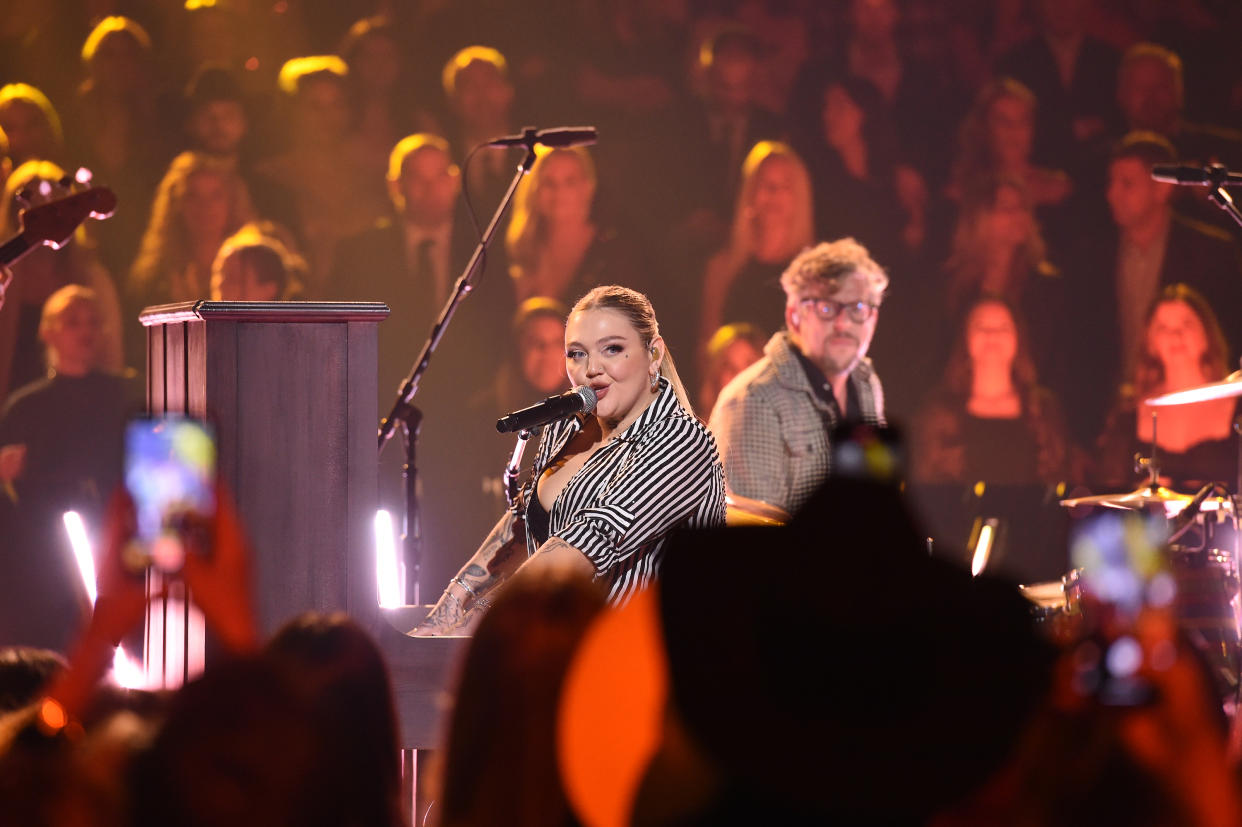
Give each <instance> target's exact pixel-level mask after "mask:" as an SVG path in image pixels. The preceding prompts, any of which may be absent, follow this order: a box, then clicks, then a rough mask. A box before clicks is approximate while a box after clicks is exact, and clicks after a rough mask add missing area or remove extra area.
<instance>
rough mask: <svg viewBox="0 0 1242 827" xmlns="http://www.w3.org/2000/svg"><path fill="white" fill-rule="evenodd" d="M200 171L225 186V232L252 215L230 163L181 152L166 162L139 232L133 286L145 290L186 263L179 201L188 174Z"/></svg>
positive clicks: (243, 186)
mask: <svg viewBox="0 0 1242 827" xmlns="http://www.w3.org/2000/svg"><path fill="white" fill-rule="evenodd" d="M200 172H206V173H210V174H212V175H217V176H219V177H220V178H221V180H223V181H224V183H225V186H226V187H227V189H228V192H229V223H228V227H227V230H226V233H227V234H232V233H234V232H236V231H237V230H238V229H239V228H240V227H241V226H242V225H243V224H245V223H246V222H247V221H251V220H253V219H254V207H253V205H252V204H251V202H250V191H249V190H248V189H247V188H246V184H245V182H244V181H243V180H242V178H241V176H240V175H238V174H237V170H236V169H235V168H234V167H233V166H232V165H231V164H229V163H228V162H227V161H225V160H223V159H219V158H214V157H212V156H210V155H207V154H205V153H202V152H182V153H181V154H180V155H178V156H177V157H176V158H174V159H173V161H172V163H171V164H169V165H168V171H167V172H165V173H164V178H163V180H161V181H160V186H159V189H157V190H156V192H155V201H154V203H153V204H152V205H151V218H150V220H149V221H148V222H147V229H146V231H145V232H144V233H143V235H142V244H141V245H140V246H139V249H138V258H137V259H136V260H135V261H134V267H133V270H132V273H131V282H132V284H131V286H132V287H133V288H134V289H135V290H149V289H150V288H151V286H152V285H154V284H156V283H158V282H159V281H161V280H162V279H165V278H167V277H168V275H169V274H170V273H173V272H177V271H179V270H180V269H181V268H184V267H185V265H186V264H187V263H189V261H190V259H191V257H192V254H191V252H190V239H189V236H188V233H187V232H186V227H185V223H184V222H183V221H182V220H181V202H182V200H183V199H184V198H185V194H186V190H187V187H188V182H189V180H190V176H192V175H195V174H197V173H200ZM223 241H224V239H221V242H223Z"/></svg>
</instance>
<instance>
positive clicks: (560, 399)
mask: <svg viewBox="0 0 1242 827" xmlns="http://www.w3.org/2000/svg"><path fill="white" fill-rule="evenodd" d="M593 410H595V391H593V390H591V389H590V388H589V387H588V386H586V385H579V386H578V387H576V388H574V389H573V390H571V391H565V392H564V393H562V394H560V395H559V396H549V397H548V398H547V399H545V400H543V401H542V402H538V403H536V404H534V405H531V406H530V407H529V408H522V410H520V411H514V412H513V413H511V414H509V415H508V416H504V417H501V418H500V419H498V420H496V430H497V431H499V432H500V433H502V434H508V433H512V432H513V431H530V430H533V429H535V428H538V427H540V426H541V425H547V424H548V423H549V422H555V421H556V420H558V419H564V418H565V417H567V416H573V415H574V414H576V413H590V412H591V411H593Z"/></svg>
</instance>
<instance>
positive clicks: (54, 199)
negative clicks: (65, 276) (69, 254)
mask: <svg viewBox="0 0 1242 827" xmlns="http://www.w3.org/2000/svg"><path fill="white" fill-rule="evenodd" d="M44 183H48V186H47V187H44V186H42V184H44ZM39 184H40V185H39V186H38V187H37V196H38V197H39V200H40V202H41V203H38V204H31V206H27V207H25V208H24V209H22V211H21V212H20V213H18V219H19V221H20V222H21V227H22V237H23V238H24V239H25V240H26V242H27V243H28V244H29V245H30V246H32V247H33V246H36V245H39V244H46V245H47V246H49V247H51V248H52V249H53V250H59V249H60V248H61V247H63V246H65V244H66V243H68V241H69V239H70V238H72V237H73V232H74V230H76V229H77V228H78V226H79V225H80V224H81V223H82V222H83V221H85V220H86V219H88V218H97V219H103V218H107V217H108V216H110V215H112V213H113V211H115V210H116V195H115V194H114V193H113V192H112V190H110V189H108V188H107V187H90V188H88V189H79V190H78V191H76V192H75V191H73V190H71V189H69V188H68V186H67V185H65V184H64V183H61V184H51V183H50V182H39ZM61 193H67V194H61ZM24 197H25V200H26V201H27V202H28V203H29V202H31V201H33V200H34V198H35V197H36V196H35V195H34V194H31V193H24Z"/></svg>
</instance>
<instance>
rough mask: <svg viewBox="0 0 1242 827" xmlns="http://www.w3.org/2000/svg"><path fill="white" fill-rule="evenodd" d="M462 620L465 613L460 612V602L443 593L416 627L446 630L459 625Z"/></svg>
mask: <svg viewBox="0 0 1242 827" xmlns="http://www.w3.org/2000/svg"><path fill="white" fill-rule="evenodd" d="M463 620H465V614H464V613H463V612H462V608H461V604H460V603H458V602H457V601H456V600H454V599H453V598H451V597H449V596H447V595H445V596H442V597H441V598H440V602H438V603H436V605H435V608H433V609H432V610H431V613H430V614H428V615H427V619H426V620H424V621H423V622H422V623H420V624H418V628H419V629H427V630H432V631H436V632H448V631H451V630H453V629H456V628H457V627H458V626H460V625H461V623H462V621H463Z"/></svg>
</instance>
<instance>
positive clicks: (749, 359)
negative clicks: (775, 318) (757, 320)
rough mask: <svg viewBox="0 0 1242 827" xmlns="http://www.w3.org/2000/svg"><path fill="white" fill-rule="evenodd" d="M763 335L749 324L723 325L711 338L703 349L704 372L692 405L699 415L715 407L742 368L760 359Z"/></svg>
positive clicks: (766, 340)
mask: <svg viewBox="0 0 1242 827" xmlns="http://www.w3.org/2000/svg"><path fill="white" fill-rule="evenodd" d="M767 342H768V337H767V334H766V333H764V332H763V331H762V330H760V329H759V328H757V327H755V326H754V325H753V324H748V323H746V322H737V323H735V324H727V325H724V326H723V327H721V328H720V329H719V330H717V331H716V332H715V333H713V334H712V337H711V338H710V339H708V340H707V345H706V351H707V354H706V360H705V364H706V368H705V369H704V376H703V381H702V382H701V383H700V385H699V395H698V398H696V399H695V400H694V405H695V407H696V408H698V409H699V410H700V411H710V410H711V409H712V408H714V407H715V406H716V397H717V396H719V395H720V391H722V390H723V389H724V386H725V385H727V384H729V383H730V382H731V381H733V377H735V376H737V375H738V374H739V373H741V372H742V371H744V370H746V368H748V367H750V366H751V365H753V364H754V363H755V362H758V361H759V360H760V359H761V358H763V347H764V345H766V344H767Z"/></svg>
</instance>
